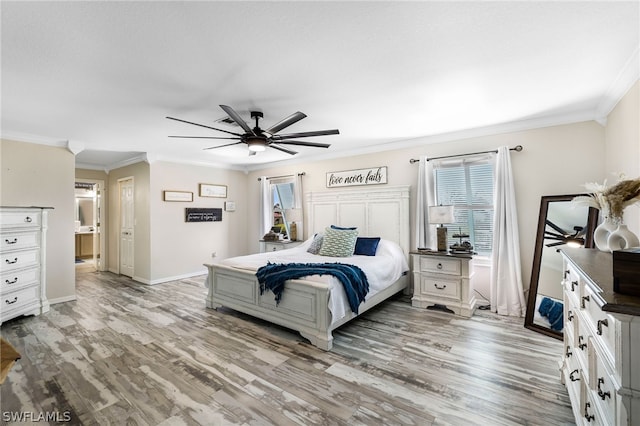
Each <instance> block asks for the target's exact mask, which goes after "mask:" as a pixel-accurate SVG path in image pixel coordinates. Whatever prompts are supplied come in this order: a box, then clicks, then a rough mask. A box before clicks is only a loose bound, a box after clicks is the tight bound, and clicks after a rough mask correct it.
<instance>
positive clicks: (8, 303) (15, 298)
mask: <svg viewBox="0 0 640 426" xmlns="http://www.w3.org/2000/svg"><path fill="white" fill-rule="evenodd" d="M17 301H18V296H15V297H14V298H13V301H12V302H9V299H5V301H4V303H6V304H7V305H13V304H14V303H16V302H17Z"/></svg>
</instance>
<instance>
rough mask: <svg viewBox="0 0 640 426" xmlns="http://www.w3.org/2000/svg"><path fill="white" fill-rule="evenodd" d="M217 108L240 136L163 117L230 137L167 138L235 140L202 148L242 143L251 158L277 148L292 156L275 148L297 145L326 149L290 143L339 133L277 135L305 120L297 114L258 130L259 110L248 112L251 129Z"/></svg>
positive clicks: (231, 111)
mask: <svg viewBox="0 0 640 426" xmlns="http://www.w3.org/2000/svg"><path fill="white" fill-rule="evenodd" d="M220 108H222V110H223V111H224V112H225V113H227V115H228V116H229V118H230V119H231V120H233V121H234V122H236V123H237V124H238V126H240V127H241V128H242V130H244V133H235V132H230V131H228V130H223V129H217V128H215V127H210V126H207V125H204V124H199V123H194V122H191V121H187V120H182V119H180V118H173V117H167V118H168V119H170V120H175V121H179V122H182V123H186V124H192V125H194V126H199V127H204V128H207V129H211V130H216V131H219V132H224V133H228V134H230V135H233V137H219V136H169V137H170V138H187V139H229V140H236V141H238V142H233V143H228V144H224V145H217V146H212V147H209V148H204V149H216V148H222V147H225V146H230V145H238V144H241V143H244V144H246V145H247V147H248V148H249V155H255V153H256V152H261V151H264V150H266V149H267V147H269V148H274V149H277V150H278V151H282V152H285V153H287V154H290V155H296V154H297V151H293V150H291V149H288V148H285V147H282V146H279V145H298V146H309V147H313V148H329V147H330V146H331V145H330V144H326V143H317V142H303V141H296V140H293V139H295V138H308V137H314V136H327V135H338V134H340V131H339V130H338V129H332V130H316V131H311V132H298V133H289V134H286V135H277V133H278V132H279V131H280V130H283V129H285V128H287V127H289V126H291V125H292V124H294V123H297V122H298V121H300V120H302V119H303V118H305V117H306V114H304V113H302V112H300V111H298V112H295V113H293V114H291V115H290V116H288V117H286V118H284V119H283V120H281V121H279V122H278V123H276V124H274V125H273V126H271V127H270V128H268V129H266V130H262V129H261V128H260V125H259V123H258V121H259V120H260V119H261V118H262V117H263V116H264V115H263V114H262V112H261V111H251V118H252V119H254V120H255V122H256V125H255V127H254V128H253V129H252V128H251V127H250V126H249V125H248V124H247V123H246V122H245V121H244V120H243V119H242V117H240V115H239V114H238V113H237V112H236V111H235V110H234V109H233V108H231V107H230V106H227V105H220Z"/></svg>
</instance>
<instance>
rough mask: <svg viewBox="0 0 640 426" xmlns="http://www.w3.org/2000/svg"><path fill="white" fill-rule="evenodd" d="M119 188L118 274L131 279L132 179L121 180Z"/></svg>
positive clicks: (133, 221) (132, 244) (132, 237)
mask: <svg viewBox="0 0 640 426" xmlns="http://www.w3.org/2000/svg"><path fill="white" fill-rule="evenodd" d="M118 182H119V187H120V268H119V269H120V274H122V275H126V276H128V277H133V248H134V243H133V241H134V225H135V219H134V214H133V213H134V212H133V178H127V179H122V180H120V181H118Z"/></svg>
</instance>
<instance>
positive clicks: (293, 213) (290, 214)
mask: <svg viewBox="0 0 640 426" xmlns="http://www.w3.org/2000/svg"><path fill="white" fill-rule="evenodd" d="M284 217H285V218H286V219H287V222H300V221H301V220H302V209H287V210H285V211H284Z"/></svg>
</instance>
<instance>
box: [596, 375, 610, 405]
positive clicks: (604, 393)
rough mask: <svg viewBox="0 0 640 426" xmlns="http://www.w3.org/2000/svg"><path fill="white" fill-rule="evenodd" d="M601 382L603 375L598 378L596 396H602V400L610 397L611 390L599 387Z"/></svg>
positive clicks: (602, 381)
mask: <svg viewBox="0 0 640 426" xmlns="http://www.w3.org/2000/svg"><path fill="white" fill-rule="evenodd" d="M603 383H604V378H603V377H600V378H598V396H599V397H600V398H602V400H603V401H604V400H605V399H606V398H607V397H609V398H611V392H609V391H606V392H605V391H603V390H602V389H601V388H600V385H601V384H603Z"/></svg>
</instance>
